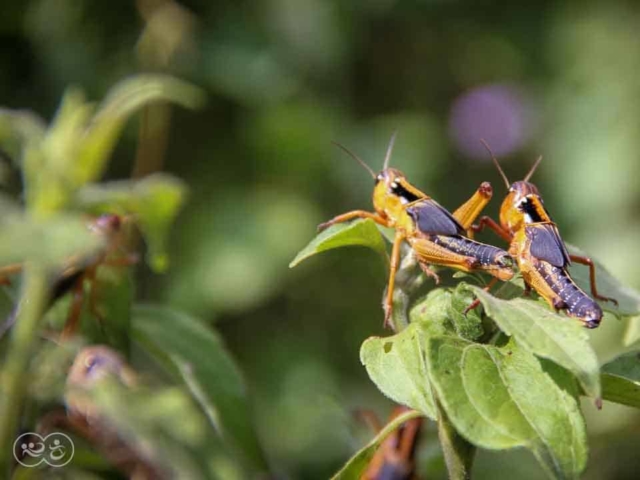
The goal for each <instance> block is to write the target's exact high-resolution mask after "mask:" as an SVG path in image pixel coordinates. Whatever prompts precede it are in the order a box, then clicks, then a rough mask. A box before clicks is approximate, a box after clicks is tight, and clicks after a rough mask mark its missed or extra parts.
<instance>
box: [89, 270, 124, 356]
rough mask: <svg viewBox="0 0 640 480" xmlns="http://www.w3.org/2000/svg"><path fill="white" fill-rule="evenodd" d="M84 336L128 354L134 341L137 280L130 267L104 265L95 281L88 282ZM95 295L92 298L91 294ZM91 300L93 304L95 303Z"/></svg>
mask: <svg viewBox="0 0 640 480" xmlns="http://www.w3.org/2000/svg"><path fill="white" fill-rule="evenodd" d="M85 291H86V295H87V300H86V301H85V305H87V306H88V307H89V308H85V314H84V315H83V319H82V322H83V329H82V332H83V336H85V337H86V338H88V339H91V340H93V342H92V343H98V342H100V343H106V344H107V345H111V346H112V347H114V348H115V349H117V350H118V351H120V352H123V353H125V355H127V354H128V353H129V351H130V343H131V342H130V340H131V307H132V305H133V300H134V282H133V279H132V277H131V271H130V270H129V269H128V268H127V267H121V266H109V265H101V266H100V267H98V271H97V276H96V280H95V282H94V283H92V284H89V285H85ZM92 295H93V299H92V298H91V296H92ZM92 303H94V304H93V305H92Z"/></svg>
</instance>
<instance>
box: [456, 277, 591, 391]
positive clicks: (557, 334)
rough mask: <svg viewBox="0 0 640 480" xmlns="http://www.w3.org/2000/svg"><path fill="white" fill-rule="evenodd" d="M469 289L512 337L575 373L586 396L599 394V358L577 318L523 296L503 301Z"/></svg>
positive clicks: (478, 290) (477, 289) (474, 288)
mask: <svg viewBox="0 0 640 480" xmlns="http://www.w3.org/2000/svg"><path fill="white" fill-rule="evenodd" d="M468 288H470V289H471V290H472V291H473V292H474V293H475V295H477V297H478V298H479V299H480V301H481V302H482V304H483V306H484V308H485V311H486V312H487V315H489V317H491V318H492V319H493V320H494V321H495V322H496V323H497V324H498V326H499V327H500V329H501V330H502V331H503V332H504V333H506V334H507V335H509V336H513V337H514V338H515V339H516V340H517V341H518V344H519V345H520V346H522V347H524V348H526V349H527V350H529V351H530V352H532V353H534V354H536V355H538V356H540V357H543V358H547V359H549V360H552V361H554V362H556V363H558V364H559V365H561V366H563V367H564V368H566V369H567V370H569V371H570V372H572V373H573V374H574V375H575V376H576V377H577V378H578V380H579V381H580V384H581V385H582V387H583V389H584V391H585V393H586V394H587V395H589V396H591V397H594V398H596V399H597V398H599V397H600V393H601V392H600V368H599V366H598V358H597V357H596V354H595V352H594V350H593V348H592V347H591V344H590V342H589V335H588V334H587V331H586V329H585V328H584V327H582V326H581V325H580V324H579V323H578V322H577V321H575V320H574V319H571V318H568V317H566V316H562V315H559V314H557V313H555V312H552V311H550V310H549V309H547V308H546V307H544V306H543V305H541V304H540V303H538V302H533V301H531V300H525V299H523V298H515V299H513V300H501V299H499V298H496V297H494V296H493V295H491V294H489V293H487V292H485V291H484V290H482V289H481V288H478V287H474V286H469V287H468Z"/></svg>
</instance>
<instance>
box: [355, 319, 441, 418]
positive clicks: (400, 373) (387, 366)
mask: <svg viewBox="0 0 640 480" xmlns="http://www.w3.org/2000/svg"><path fill="white" fill-rule="evenodd" d="M360 361H361V362H362V364H363V365H364V366H365V368H366V369H367V373H368V374H369V377H370V378H371V380H373V383H375V384H376V386H377V387H378V388H379V389H380V391H381V392H382V393H384V394H385V395H386V396H387V397H389V398H391V399H392V400H393V401H395V402H397V403H400V404H402V405H407V406H409V407H411V408H414V409H416V410H419V411H420V412H422V413H423V414H424V415H426V416H427V417H429V418H431V419H432V420H435V419H436V418H437V414H436V408H435V400H434V398H433V393H432V391H431V385H430V383H429V378H428V376H427V365H426V363H425V353H424V349H423V334H422V331H421V327H420V326H419V325H418V324H415V323H412V324H410V325H409V326H408V327H407V328H405V329H404V330H403V331H402V332H400V333H398V334H397V335H393V336H391V337H382V338H381V337H371V338H368V339H367V340H365V342H364V343H363V344H362V347H361V348H360Z"/></svg>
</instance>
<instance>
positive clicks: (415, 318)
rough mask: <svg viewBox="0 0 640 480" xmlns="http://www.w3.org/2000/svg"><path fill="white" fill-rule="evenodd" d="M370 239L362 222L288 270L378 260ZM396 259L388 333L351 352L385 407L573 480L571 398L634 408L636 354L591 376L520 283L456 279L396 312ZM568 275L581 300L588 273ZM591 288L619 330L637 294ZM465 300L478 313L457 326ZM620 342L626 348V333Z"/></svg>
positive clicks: (400, 302) (554, 319)
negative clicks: (320, 260)
mask: <svg viewBox="0 0 640 480" xmlns="http://www.w3.org/2000/svg"><path fill="white" fill-rule="evenodd" d="M376 230H377V227H376V226H375V224H374V223H373V222H372V221H370V220H357V221H355V222H352V223H350V224H344V225H336V226H334V227H332V228H331V229H328V230H327V231H324V232H322V233H321V234H319V235H318V236H317V237H316V238H315V239H314V240H313V241H312V242H311V243H310V244H309V246H308V247H306V248H305V249H303V251H302V252H300V253H299V254H298V256H297V257H296V259H295V260H294V261H293V262H292V265H295V264H297V263H298V262H299V261H301V260H302V259H304V258H307V257H309V256H311V255H313V254H314V253H318V252H321V251H324V250H328V249H330V248H336V247H342V246H351V245H365V246H368V247H370V248H372V249H373V250H374V251H376V252H378V253H380V254H381V255H382V256H383V258H386V251H385V249H381V248H380V242H381V240H382V238H383V235H382V234H381V233H376ZM574 250H576V249H574ZM407 256H410V255H407ZM407 256H405V261H403V265H402V267H401V269H400V271H399V276H398V278H399V279H401V281H399V282H397V283H398V286H397V291H396V292H394V301H395V302H396V303H395V304H394V310H399V313H397V314H394V325H395V329H396V331H397V333H395V334H393V335H390V336H385V337H371V338H368V339H367V340H365V342H364V343H363V344H362V347H361V349H360V360H361V362H362V364H363V365H364V367H365V368H366V370H367V373H368V374H369V377H370V378H371V380H372V381H373V382H374V383H375V384H376V386H377V387H378V389H379V390H380V391H381V392H382V393H383V394H384V395H386V396H387V397H389V398H390V399H391V400H393V401H394V402H397V403H400V404H402V405H406V406H408V407H411V408H413V409H414V410H415V411H417V412H420V413H421V414H422V415H424V416H426V417H428V418H430V419H431V420H434V421H439V422H441V423H444V422H446V423H450V424H451V425H452V426H453V427H454V429H455V431H456V432H457V434H458V435H460V436H461V437H462V438H463V439H464V440H466V441H467V442H469V443H471V444H472V445H475V446H477V447H481V448H485V449H491V450H506V449H510V448H516V447H523V448H526V449H528V450H529V451H531V453H532V454H533V455H534V456H535V457H536V459H537V460H538V461H539V463H540V464H541V466H542V467H543V469H544V470H545V471H546V473H547V474H548V475H549V477H551V478H558V479H565V478H578V477H579V475H580V473H581V472H582V471H583V470H584V468H585V466H586V462H587V454H588V447H587V436H586V431H585V420H584V417H583V414H582V411H581V409H580V403H579V397H580V396H581V395H582V396H587V397H589V398H591V399H592V400H593V402H594V403H595V404H596V405H597V406H600V405H601V403H602V399H604V400H608V401H612V402H617V403H622V404H625V405H631V406H638V405H639V402H640V388H639V383H638V381H639V377H638V372H639V371H640V360H639V356H638V354H637V353H636V352H631V353H628V354H625V355H623V356H621V357H618V358H616V359H614V360H612V361H611V362H609V363H607V364H605V365H602V366H601V365H600V364H599V362H598V358H597V356H596V353H595V351H594V350H593V347H592V346H591V343H590V341H589V335H588V333H587V331H586V330H585V329H584V328H583V327H582V326H581V325H580V324H579V322H577V321H575V320H573V319H571V318H568V317H567V316H565V315H563V314H560V313H556V312H554V311H552V310H550V309H549V308H548V307H547V306H546V304H545V303H543V302H541V301H540V300H537V299H535V298H526V297H523V289H522V284H521V279H515V280H513V281H512V282H510V283H508V284H504V285H502V286H501V287H499V288H496V289H495V292H494V294H491V293H487V292H486V291H485V290H483V289H482V288H480V287H479V286H478V285H476V284H474V283H477V280H478V279H477V278H476V277H474V276H470V275H464V274H462V275H460V274H456V275H454V277H463V278H464V280H463V281H460V282H459V283H458V284H457V285H455V286H449V287H440V288H436V289H433V290H431V291H430V292H429V293H428V294H427V295H426V296H422V297H420V298H418V299H415V298H412V299H411V302H409V303H407V299H408V298H409V297H412V296H415V295H414V294H415V293H416V292H417V291H419V290H416V288H415V287H416V282H415V278H416V274H415V273H414V274H411V273H408V272H407V271H406V270H407V269H409V272H411V271H415V265H414V263H415V261H413V262H406V258H407ZM403 268H404V269H405V271H403ZM585 270H586V269H585ZM572 273H574V274H575V279H576V281H577V282H578V283H579V284H581V285H582V286H584V287H585V289H588V272H585V271H583V270H578V271H575V272H572ZM598 282H599V288H600V290H601V291H602V292H604V294H605V295H608V296H611V297H613V298H619V299H620V302H621V304H620V308H619V309H618V310H616V309H615V308H613V309H612V307H611V306H605V307H604V308H605V309H606V310H608V311H609V312H610V313H608V314H607V318H606V321H612V320H613V318H612V317H613V316H614V315H613V314H612V313H611V312H615V315H616V316H618V317H622V318H623V319H629V317H633V316H637V315H638V312H639V311H640V303H639V300H640V294H638V293H637V292H635V291H633V290H631V289H629V288H627V287H623V286H622V285H620V284H619V283H618V282H617V281H616V280H615V279H614V278H613V277H612V276H611V275H610V274H608V273H607V272H606V271H605V270H604V269H603V268H602V267H601V266H600V265H598ZM587 291H588V290H587ZM474 298H478V299H479V300H480V302H481V305H482V308H480V309H476V310H473V311H471V312H469V313H468V314H466V315H465V314H464V310H465V309H466V307H467V306H468V305H469V304H470V303H471V302H472V301H473V299H474ZM398 307H399V308H398ZM398 317H399V318H398ZM631 325H634V323H633V322H632V323H631ZM634 328H636V327H631V331H632V332H634V331H635V330H633V329H634ZM627 338H630V339H632V340H634V339H635V334H634V333H629V334H628V337H627ZM394 425H398V423H394ZM384 432H386V429H385V430H383V432H381V434H380V435H382V434H383V433H384ZM376 438H378V437H376ZM376 441H377V440H374V441H373V442H372V444H370V445H368V446H367V447H365V449H364V450H363V451H360V452H358V454H356V456H355V457H354V458H353V459H352V460H350V461H349V462H348V463H347V465H346V466H345V468H344V469H343V470H341V472H340V473H339V474H338V475H337V478H355V477H354V476H353V475H354V465H355V464H361V463H362V462H361V461H360V459H362V458H364V457H365V455H369V456H371V455H372V451H373V449H375V448H376V445H377V444H376ZM378 443H379V442H378ZM443 448H446V447H445V446H443ZM365 450H366V451H368V453H366V454H365V453H364V452H365ZM446 454H447V452H446V451H445V456H446ZM362 471H363V470H358V472H360V473H361V472H362ZM450 473H451V472H450Z"/></svg>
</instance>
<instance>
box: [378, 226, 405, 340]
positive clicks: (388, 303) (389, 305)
mask: <svg viewBox="0 0 640 480" xmlns="http://www.w3.org/2000/svg"><path fill="white" fill-rule="evenodd" d="M405 238H406V237H405V234H404V233H403V232H402V231H400V230H396V236H395V239H394V240H393V248H392V249H391V262H390V266H389V283H388V284H387V296H386V298H385V301H384V305H383V308H384V324H383V325H384V326H385V327H389V328H391V329H393V326H392V325H391V321H390V320H391V313H392V310H393V290H394V288H395V283H396V272H397V271H398V264H399V263H400V245H401V244H402V242H403V240H404V239H405Z"/></svg>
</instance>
